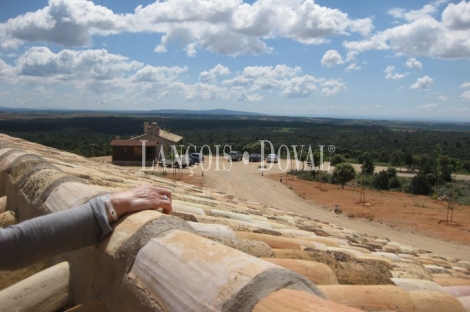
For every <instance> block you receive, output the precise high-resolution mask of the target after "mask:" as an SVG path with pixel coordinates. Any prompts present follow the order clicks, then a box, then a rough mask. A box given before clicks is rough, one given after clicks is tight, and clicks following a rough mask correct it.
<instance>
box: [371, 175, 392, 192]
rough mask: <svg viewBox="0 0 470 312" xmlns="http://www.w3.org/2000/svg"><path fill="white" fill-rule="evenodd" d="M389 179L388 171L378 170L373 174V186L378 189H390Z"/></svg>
mask: <svg viewBox="0 0 470 312" xmlns="http://www.w3.org/2000/svg"><path fill="white" fill-rule="evenodd" d="M389 181H390V179H389V177H388V173H387V171H385V170H382V171H380V172H379V173H376V174H375V175H374V188H376V189H378V190H389V189H390V182H389Z"/></svg>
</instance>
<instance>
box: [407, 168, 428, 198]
mask: <svg viewBox="0 0 470 312" xmlns="http://www.w3.org/2000/svg"><path fill="white" fill-rule="evenodd" d="M409 187H410V189H409V191H410V193H413V194H415V195H429V194H430V193H431V191H432V186H431V183H429V180H428V179H427V178H426V176H425V175H424V174H422V173H419V174H417V175H416V176H414V177H413V178H412V179H411V182H410V186H409Z"/></svg>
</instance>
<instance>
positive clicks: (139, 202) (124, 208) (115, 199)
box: [110, 185, 173, 216]
mask: <svg viewBox="0 0 470 312" xmlns="http://www.w3.org/2000/svg"><path fill="white" fill-rule="evenodd" d="M110 199H111V201H112V203H113V205H114V206H115V209H116V212H118V216H120V215H123V214H126V213H132V212H137V211H141V210H156V209H159V208H161V209H162V211H163V213H165V214H170V213H171V212H172V211H173V208H172V206H171V201H172V198H171V191H170V190H168V189H165V188H161V187H156V186H152V185H140V186H138V187H135V188H133V189H130V190H127V191H124V192H119V193H114V194H112V195H111V197H110Z"/></svg>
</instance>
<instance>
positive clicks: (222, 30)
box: [0, 0, 373, 57]
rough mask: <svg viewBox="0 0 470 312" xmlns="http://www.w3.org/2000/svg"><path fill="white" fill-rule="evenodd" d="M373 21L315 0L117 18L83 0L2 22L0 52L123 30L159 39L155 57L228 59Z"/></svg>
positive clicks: (188, 3) (81, 43)
mask: <svg viewBox="0 0 470 312" xmlns="http://www.w3.org/2000/svg"><path fill="white" fill-rule="evenodd" d="M372 29H373V25H372V20H371V19H370V18H365V19H351V18H350V17H349V16H348V14H346V13H343V12H341V11H340V10H337V9H331V8H327V7H323V6H320V5H318V4H316V3H315V2H314V1H313V0H291V1H281V0H258V1H255V2H254V3H252V4H250V3H245V2H241V1H238V0H225V1H219V0H207V1H199V0H167V1H156V2H154V3H152V4H149V5H147V6H145V7H144V6H141V5H140V6H138V7H137V8H136V9H135V12H134V13H127V14H116V13H114V12H113V11H112V10H110V9H108V8H106V7H103V6H100V5H95V4H94V3H93V2H91V1H85V0H50V1H49V4H48V5H47V6H46V7H44V8H43V9H41V10H38V11H36V12H29V13H27V14H24V15H19V16H17V17H15V18H13V19H10V20H8V21H6V22H5V23H0V46H1V47H2V48H13V49H16V48H18V47H19V46H20V45H22V44H24V43H26V42H50V43H54V44H58V45H62V46H66V47H69V46H74V47H85V46H89V45H90V44H91V42H92V38H93V36H95V35H100V36H107V35H112V34H118V33H123V32H135V33H137V32H145V33H157V34H161V40H160V43H159V44H157V45H156V48H155V52H158V53H163V52H166V51H167V45H168V44H169V43H172V42H178V43H179V44H180V46H181V47H182V49H183V50H184V51H186V54H187V56H188V57H194V56H195V55H196V53H197V51H198V50H201V49H202V50H209V51H213V52H216V53H220V54H225V55H232V56H235V55H239V54H262V53H271V52H272V48H271V47H268V46H267V44H266V42H265V40H267V39H270V38H287V39H290V40H293V41H297V42H301V43H303V44H321V43H325V42H328V37H329V36H337V35H349V32H353V33H358V34H360V35H362V36H368V35H369V34H370V32H371V31H372Z"/></svg>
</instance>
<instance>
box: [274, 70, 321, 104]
mask: <svg viewBox="0 0 470 312" xmlns="http://www.w3.org/2000/svg"><path fill="white" fill-rule="evenodd" d="M314 82H315V78H313V77H312V76H308V75H307V76H303V77H294V78H292V79H290V80H288V81H285V82H284V84H283V87H284V90H283V91H282V92H281V94H282V95H286V96H287V97H290V98H299V97H306V96H309V95H310V94H312V93H313V92H315V91H316V90H317V87H316V86H315V83H314Z"/></svg>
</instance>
